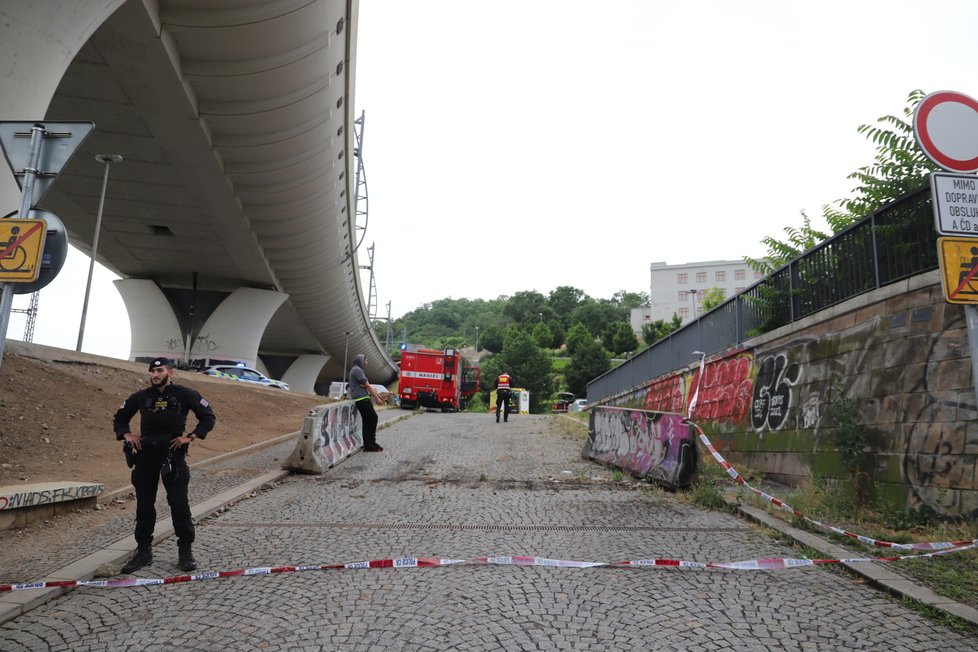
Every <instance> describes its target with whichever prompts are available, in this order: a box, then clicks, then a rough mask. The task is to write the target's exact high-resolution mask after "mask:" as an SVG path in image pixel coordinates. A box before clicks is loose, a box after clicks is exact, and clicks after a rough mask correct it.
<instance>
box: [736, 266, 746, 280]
mask: <svg viewBox="0 0 978 652" xmlns="http://www.w3.org/2000/svg"><path fill="white" fill-rule="evenodd" d="M746 279H747V270H746V269H735V270H734V280H735V281H744V280H746Z"/></svg>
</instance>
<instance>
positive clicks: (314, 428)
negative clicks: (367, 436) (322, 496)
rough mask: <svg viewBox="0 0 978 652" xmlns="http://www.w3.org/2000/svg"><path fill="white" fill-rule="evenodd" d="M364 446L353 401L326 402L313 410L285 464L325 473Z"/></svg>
mask: <svg viewBox="0 0 978 652" xmlns="http://www.w3.org/2000/svg"><path fill="white" fill-rule="evenodd" d="M361 446H363V435H362V434H361V431H360V428H359V425H358V422H357V411H356V409H355V408H354V406H353V401H340V402H339V403H331V404H330V405H325V406H322V407H320V408H317V409H316V410H313V411H312V412H310V413H309V416H307V417H306V418H305V419H304V421H303V424H302V432H301V433H299V441H298V443H297V444H296V447H295V450H294V451H293V452H292V455H290V456H289V458H288V459H287V460H286V461H285V462H284V463H283V465H282V466H283V468H286V469H292V470H296V471H305V472H307V473H323V472H325V471H326V470H327V469H328V468H330V467H331V466H335V465H336V464H339V463H340V462H342V461H343V460H344V459H346V458H347V457H349V456H350V455H352V454H353V453H355V452H356V451H357V449H359V448H360V447H361Z"/></svg>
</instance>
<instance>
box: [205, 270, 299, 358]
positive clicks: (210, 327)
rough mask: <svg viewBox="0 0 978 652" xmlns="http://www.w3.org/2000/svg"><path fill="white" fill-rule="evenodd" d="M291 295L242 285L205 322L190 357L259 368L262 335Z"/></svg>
mask: <svg viewBox="0 0 978 652" xmlns="http://www.w3.org/2000/svg"><path fill="white" fill-rule="evenodd" d="M288 296H289V295H287V294H284V293H282V292H276V291H274V290H258V289H255V288H238V289H237V290H235V291H234V292H232V293H231V294H230V295H229V296H228V297H227V298H226V299H225V300H224V301H222V302H221V304H220V305H219V306H218V307H217V309H215V310H214V312H213V313H211V315H210V317H208V318H207V321H206V322H204V326H203V327H202V328H201V329H200V331H198V333H197V335H196V337H195V338H194V341H193V344H191V346H190V359H191V360H200V359H203V360H205V361H209V360H211V359H218V360H222V361H235V362H242V363H244V364H245V366H248V367H252V368H255V366H256V365H257V364H258V345H259V344H260V343H261V338H262V335H263V334H264V333H265V329H266V328H267V327H268V322H269V321H271V319H272V316H274V315H275V311H276V310H278V309H279V306H281V305H282V304H283V303H284V302H285V300H286V299H287V298H288Z"/></svg>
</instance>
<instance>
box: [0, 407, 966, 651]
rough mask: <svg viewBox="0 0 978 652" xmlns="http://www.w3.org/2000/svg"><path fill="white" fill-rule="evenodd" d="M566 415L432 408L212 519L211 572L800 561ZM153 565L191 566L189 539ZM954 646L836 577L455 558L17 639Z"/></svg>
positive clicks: (49, 646)
mask: <svg viewBox="0 0 978 652" xmlns="http://www.w3.org/2000/svg"><path fill="white" fill-rule="evenodd" d="M574 427H576V426H574V425H573V424H565V423H564V421H563V420H560V419H557V418H554V417H536V416H534V417H526V416H522V417H520V416H514V417H513V418H512V419H511V421H510V423H508V424H498V425H497V424H495V423H494V422H493V421H492V420H491V419H490V418H489V417H487V416H484V415H471V414H440V413H425V414H420V415H416V416H413V417H411V418H409V419H405V420H402V421H399V422H397V423H395V424H393V425H391V427H389V428H387V429H385V430H382V431H381V433H380V435H379V437H378V439H379V441H380V443H381V444H382V445H384V446H385V447H386V449H387V450H386V451H385V452H383V453H379V454H368V453H359V454H357V455H355V456H353V457H352V458H350V459H348V460H346V461H344V462H342V463H341V464H340V465H339V466H337V467H335V468H334V469H331V470H330V471H329V472H328V473H326V474H325V475H323V476H291V477H289V478H288V479H286V480H284V481H282V482H280V483H278V484H276V485H275V486H274V487H272V488H270V489H268V490H266V491H262V492H260V493H259V494H257V495H256V496H254V497H252V498H250V499H248V500H244V501H242V502H239V503H237V504H236V505H235V506H234V507H233V508H232V509H230V510H228V511H226V512H224V513H222V514H220V515H217V516H214V517H212V518H208V519H205V520H204V521H203V522H202V523H201V524H200V527H199V529H198V537H197V539H198V543H197V546H196V550H197V557H198V560H199V561H200V562H201V569H202V570H228V569H235V568H247V567H257V566H275V565H298V564H325V563H334V562H353V561H361V560H369V559H378V558H391V557H402V556H432V557H445V558H471V557H478V556H485V555H535V556H539V557H548V558H559V559H571V560H589V561H620V560H626V559H644V558H650V557H671V558H682V559H687V560H695V561H735V560H743V559H753V558H759V557H778V556H795V555H796V553H794V552H793V551H791V550H790V549H788V548H786V547H784V546H782V545H781V544H778V543H776V542H774V541H772V540H771V539H769V538H768V537H766V536H764V535H763V534H761V533H760V532H759V531H758V530H757V529H756V528H754V526H752V525H750V524H748V523H747V522H745V521H743V520H740V519H737V518H736V517H734V516H731V515H727V514H720V513H716V512H707V511H702V510H699V509H694V508H692V507H691V506H689V505H688V504H687V503H684V502H683V501H681V500H679V499H677V498H676V497H675V496H673V495H670V494H667V493H664V492H661V491H655V490H649V489H647V488H644V489H640V488H636V487H635V486H634V485H627V486H625V485H621V484H618V483H614V482H612V474H611V473H610V472H609V471H608V470H607V469H604V468H602V467H598V466H595V465H593V464H590V463H588V462H585V461H583V460H582V459H581V457H580V449H581V443H582V442H581V439H580V435H578V436H577V438H575V437H574V436H573V435H572V434H569V433H568V431H567V429H568V428H574ZM156 556H157V561H156V563H155V564H154V565H153V566H152V567H150V568H148V569H144V570H143V571H141V572H140V574H141V575H142V576H145V577H165V576H171V575H176V574H179V571H178V570H177V568H176V554H175V544H174V543H173V541H172V540H169V541H165V542H163V543H161V544H159V545H158V546H157V555H156ZM220 648H224V649H227V650H269V651H278V650H283V651H284V650H319V649H342V650H380V649H384V650H387V649H392V650H448V649H460V650H500V649H502V650H558V649H574V650H584V649H587V650H633V649H634V650H639V649H642V650H646V649H656V650H738V651H740V650H857V649H858V650H908V651H909V650H914V651H917V650H941V651H942V652H950V651H953V650H962V651H964V650H968V651H972V650H975V649H976V648H978V639H974V638H968V637H966V636H964V635H962V634H959V633H957V632H954V631H952V630H950V629H948V628H945V627H943V626H941V625H939V624H937V623H935V622H933V621H930V620H927V619H925V618H923V617H922V616H920V615H919V614H917V613H916V612H914V611H912V610H910V609H908V608H906V607H904V606H903V605H901V604H900V603H899V602H898V601H896V600H894V599H892V598H890V597H888V596H887V595H885V594H883V593H881V592H878V591H876V590H874V589H872V588H870V587H868V586H866V585H865V584H864V583H862V582H860V581H857V580H855V579H854V578H853V577H852V576H850V575H848V574H846V573H845V572H843V571H841V570H839V569H832V568H828V567H820V568H802V569H795V570H783V571H776V572H764V571H758V572H748V571H722V570H709V571H707V570H679V569H668V570H666V569H659V570H655V569H634V568H633V569H625V568H590V569H574V568H540V567H514V566H476V565H464V566H449V567H441V568H416V569H397V570H395V569H372V570H342V571H333V570H330V571H311V572H299V573H285V574H279V575H264V576H254V577H236V578H227V579H218V580H211V581H197V582H191V583H185V584H174V585H167V586H156V587H133V588H121V589H94V588H79V589H76V590H74V591H72V592H71V593H69V594H68V595H66V596H63V597H61V598H58V599H57V600H54V601H52V602H49V603H47V604H45V605H43V606H40V607H38V608H36V609H34V610H32V611H30V612H28V613H27V614H25V615H22V616H20V617H18V618H15V619H13V620H11V621H9V622H7V623H5V624H3V625H0V649H2V650H10V651H14V650H124V649H140V650H166V651H167V652H170V651H172V650H215V649H220Z"/></svg>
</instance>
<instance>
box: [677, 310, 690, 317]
mask: <svg viewBox="0 0 978 652" xmlns="http://www.w3.org/2000/svg"><path fill="white" fill-rule="evenodd" d="M679 316H680V317H682V318H683V319H686V318H687V317H689V308H680V309H679Z"/></svg>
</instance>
